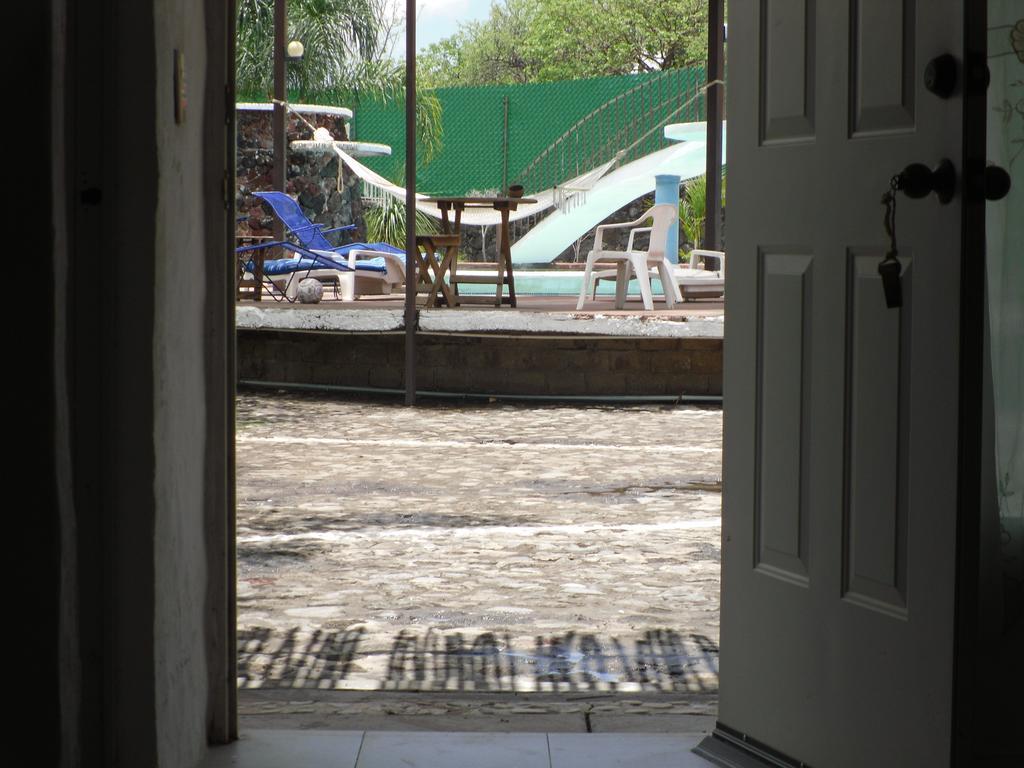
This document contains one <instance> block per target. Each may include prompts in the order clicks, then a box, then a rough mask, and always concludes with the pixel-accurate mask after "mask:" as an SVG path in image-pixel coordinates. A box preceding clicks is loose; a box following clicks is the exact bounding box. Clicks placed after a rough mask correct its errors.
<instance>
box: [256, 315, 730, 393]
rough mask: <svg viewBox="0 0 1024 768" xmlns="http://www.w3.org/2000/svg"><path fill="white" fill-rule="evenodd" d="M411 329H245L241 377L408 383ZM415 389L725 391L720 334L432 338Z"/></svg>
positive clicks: (422, 338)
mask: <svg viewBox="0 0 1024 768" xmlns="http://www.w3.org/2000/svg"><path fill="white" fill-rule="evenodd" d="M404 365H405V335H404V333H401V332H396V333H336V332H324V331H278V330H260V329H239V330H238V378H239V381H240V382H243V383H244V382H246V381H250V382H262V383H279V384H284V383H288V384H306V385H326V386H338V387H372V388H381V389H396V390H397V389H401V388H402V387H403V386H404V374H403V371H404ZM416 380H417V389H419V390H421V391H435V392H454V393H464V394H484V395H487V394H495V395H497V394H503V395H530V396H550V397H552V398H558V397H563V396H590V397H615V396H620V395H632V396H654V397H665V396H674V397H678V396H685V395H720V394H721V393H722V339H711V338H632V337H615V336H608V337H593V336H591V337H585V338H580V337H573V336H564V337H551V336H545V337H537V336H529V335H523V336H516V337H510V336H505V335H500V336H497V335H496V336H488V335H486V334H478V335H457V334H429V333H424V334H420V335H419V336H418V340H417V373H416Z"/></svg>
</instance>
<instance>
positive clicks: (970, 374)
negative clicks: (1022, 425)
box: [207, 0, 987, 766]
mask: <svg viewBox="0 0 1024 768" xmlns="http://www.w3.org/2000/svg"><path fill="white" fill-rule="evenodd" d="M711 2H714V0H711ZM963 7H964V31H965V40H964V51H965V62H964V67H963V70H964V73H965V75H966V76H967V77H966V78H965V80H964V145H963V151H962V153H961V158H960V168H961V169H963V175H962V180H963V179H968V180H969V179H971V177H972V174H973V173H977V172H978V171H979V170H980V169H981V168H983V167H984V162H985V125H986V117H987V115H986V100H985V98H986V94H985V88H984V85H983V81H982V80H981V79H980V78H979V76H978V75H977V74H976V72H977V71H979V70H978V69H977V68H978V67H984V64H985V59H986V20H987V0H964V5H963ZM207 12H208V15H209V16H210V17H211V18H210V20H211V21H213V20H214V19H213V17H215V16H217V15H219V13H224V14H225V16H226V19H225V20H223V21H222V22H221V23H223V24H225V26H226V28H227V34H226V40H225V39H220V40H212V39H211V40H208V43H207V55H208V56H213V57H215V58H212V59H209V61H211V63H212V62H213V61H217V62H218V63H219V62H221V61H222V62H223V63H224V65H225V66H224V72H225V78H226V82H225V87H226V90H225V91H224V104H225V107H226V113H225V115H224V123H223V125H224V129H223V130H224V133H223V134H222V135H223V140H222V141H223V143H221V144H217V143H215V142H217V141H218V140H217V139H216V137H215V136H214V133H213V131H212V129H211V131H209V132H208V133H207V140H208V142H210V146H208V149H207V153H208V155H209V156H210V158H211V160H212V159H213V158H214V156H215V155H216V154H217V153H216V152H215V151H214V150H213V149H211V148H210V147H211V146H212V147H213V148H214V149H215V148H216V147H217V146H223V147H224V148H225V149H226V157H225V158H224V169H225V176H226V177H225V179H224V183H225V184H227V185H228V187H227V188H228V189H230V188H231V186H230V185H231V184H232V183H233V177H234V164H235V155H234V151H233V150H234V109H233V107H234V93H235V90H234V67H232V66H230V62H232V61H233V59H234V31H235V18H236V3H235V0H227V2H226V3H224V4H223V5H219V6H218V5H216V4H212V3H210V4H208V5H207ZM217 26H219V24H218V25H217ZM214 28H216V27H214ZM221 57H223V58H221ZM980 71H984V70H980ZM972 74H973V79H972V78H971V76H972ZM213 90H214V88H213V87H212V86H210V87H209V88H208V89H207V98H208V101H207V104H208V105H209V104H211V102H213V101H215V100H214V99H213V98H212V97H211V96H210V94H212V92H213ZM964 193H965V194H964V200H963V207H962V215H963V227H962V233H963V235H962V243H961V317H960V349H961V357H960V402H959V414H958V422H959V434H960V439H959V445H958V464H959V469H958V474H959V483H958V488H959V492H958V504H957V506H958V512H957V575H956V584H957V586H956V590H957V594H956V608H955V610H956V627H957V630H956V638H955V661H954V664H955V668H954V670H952V671H951V673H952V684H953V685H954V722H953V723H952V724H951V726H952V728H953V755H952V756H951V764H952V765H954V766H961V765H963V766H966V765H968V763H969V760H970V757H971V753H972V751H973V750H972V745H973V744H974V743H976V741H977V739H978V734H977V732H976V728H975V724H974V723H973V720H972V716H971V714H972V704H973V701H974V696H975V680H976V679H977V675H978V668H977V667H978V665H977V638H976V630H977V618H976V617H977V609H978V605H979V596H978V578H977V574H978V557H979V539H978V526H979V522H980V507H979V503H978V500H979V498H980V493H981V484H982V480H983V478H982V472H983V467H982V462H981V454H982V452H981V437H982V429H981V427H982V401H983V398H982V393H983V385H984V368H983V366H984V357H983V344H982V342H983V332H984V323H985V313H986V304H985V269H984V266H985V239H984V236H985V233H984V226H985V204H984V198H983V196H981V195H980V194H979V193H978V192H977V191H976V190H974V189H973V188H972V185H971V184H970V183H969V181H968V183H967V184H964ZM227 197H228V199H226V200H225V210H226V211H227V212H228V213H229V214H231V215H226V216H225V217H224V219H225V221H224V229H223V230H219V231H220V232H222V233H223V234H211V241H212V240H213V239H214V238H216V240H217V242H218V244H220V246H221V247H223V248H225V250H226V251H227V253H229V254H230V253H231V252H232V250H233V245H234V243H233V239H234V216H233V211H234V204H233V195H228V196H227ZM218 213H219V212H218ZM228 266H230V260H229V263H228ZM225 269H226V267H224V266H219V267H211V270H220V272H218V277H219V278H220V279H221V280H223V279H224V277H225V275H224V274H223V272H224V271H225ZM228 277H229V278H233V274H232V275H230V276H228ZM218 282H219V281H218ZM225 288H226V290H224V291H222V292H221V295H222V297H223V302H224V304H223V305H222V306H221V307H220V311H219V312H217V313H216V316H215V317H212V316H211V318H210V321H211V323H213V327H214V328H215V327H216V326H217V325H220V324H221V323H223V326H222V327H223V332H222V333H221V334H215V335H218V336H220V338H219V339H217V340H215V342H214V343H213V344H211V349H210V350H209V353H208V354H209V356H208V357H207V365H208V368H207V377H208V381H209V382H211V384H212V383H213V382H214V381H215V380H217V379H218V378H219V377H220V376H226V381H227V384H228V386H227V387H226V388H225V389H224V390H222V392H221V393H220V394H219V396H218V397H217V398H214V397H211V398H210V400H209V401H208V405H211V406H214V409H215V411H217V412H219V413H221V414H222V415H221V417H220V418H219V422H218V423H219V429H223V430H225V433H226V435H227V436H228V439H227V440H226V441H224V442H223V443H222V445H223V448H222V452H221V455H222V457H223V460H222V462H218V465H219V466H215V467H213V468H211V472H212V473H216V474H217V475H218V476H219V478H220V481H219V482H210V483H209V484H208V487H209V488H210V489H211V490H210V493H213V494H215V495H214V496H212V497H209V496H208V499H209V501H210V503H211V505H212V506H211V509H213V508H214V507H218V508H220V509H221V511H220V513H219V514H217V515H211V516H210V520H211V522H210V525H209V527H208V528H207V543H208V552H209V562H208V564H209V566H210V573H211V580H210V586H209V594H210V595H211V596H212V597H213V598H214V600H213V601H212V606H213V610H212V611H211V613H210V614H209V618H210V623H209V625H208V627H207V639H208V643H209V646H208V648H209V653H210V658H211V659H213V662H212V664H211V669H210V696H209V701H208V704H209V711H210V733H209V737H210V742H211V743H213V744H217V743H227V742H229V741H233V740H235V739H237V738H238V725H237V687H236V685H235V679H234V670H235V663H234V653H233V649H234V638H235V636H236V622H235V581H236V576H235V566H236V552H235V544H234V542H235V536H236V531H235V500H234V488H235V455H234V448H233V436H234V431H235V424H234V408H235V388H234V382H235V375H234V357H235V341H234V327H233V317H234V303H235V296H234V292H233V290H232V288H233V282H232V279H228V280H226V285H225ZM224 366H226V369H225V367H224ZM211 431H212V432H217V431H218V426H217V425H216V424H214V425H211ZM208 436H210V437H215V435H211V434H209V433H208ZM210 480H214V478H213V477H210ZM218 489H219V490H218ZM218 498H219V499H220V502H219V503H218V501H217V499H218ZM220 505H223V507H221V506H220ZM723 513H724V510H723ZM225 634H226V637H225ZM737 741H738V740H737V738H736V736H735V735H733V734H732V733H731V732H730V731H729V729H728V727H727V726H724V725H722V724H718V727H717V728H716V731H715V733H714V734H713V735H712V736H709V737H708V739H706V740H705V742H704V744H702V747H705V745H708V746H710V747H713V748H714V753H715V754H719V753H720V750H719V749H718V747H719V746H720V745H721V744H726V743H727V744H730V745H732V746H731V750H734V754H736V755H739V756H740V757H741V759H742V760H743V761H744V762H743V763H742V764H750V765H772V764H774V765H787V764H789V763H788V762H787V760H786V758H785V757H784V756H782V755H778V754H777V753H772V752H771V750H770V749H767V748H764V747H762V746H761V745H756V744H754V743H751V742H746V743H745V744H743V743H741V744H739V745H737ZM739 741H742V740H739ZM715 742H717V743H715ZM708 756H709V757H710V756H711V755H710V754H709V755H708ZM738 764H739V763H738Z"/></svg>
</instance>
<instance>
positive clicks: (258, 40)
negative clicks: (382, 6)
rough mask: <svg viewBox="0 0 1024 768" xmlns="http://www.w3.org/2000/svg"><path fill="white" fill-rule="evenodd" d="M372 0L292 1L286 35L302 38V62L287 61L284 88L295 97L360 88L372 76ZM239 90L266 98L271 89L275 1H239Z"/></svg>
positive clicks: (374, 47) (375, 48)
mask: <svg viewBox="0 0 1024 768" xmlns="http://www.w3.org/2000/svg"><path fill="white" fill-rule="evenodd" d="M373 13H374V3H373V2H372V0H292V1H291V2H290V3H289V4H288V39H289V40H301V41H302V44H303V45H304V46H305V48H306V55H305V56H304V57H303V59H302V61H297V62H290V63H289V64H288V91H289V92H290V93H294V94H295V95H296V97H297V98H298V99H303V100H304V99H309V98H310V97H311V96H314V95H316V94H319V93H322V92H324V91H327V90H330V89H333V88H338V87H346V88H353V87H361V86H363V84H364V83H363V82H362V78H365V77H369V76H372V75H374V74H377V73H376V71H375V69H374V68H373V67H369V68H364V66H363V64H364V63H365V62H374V61H376V60H378V59H379V58H381V57H379V56H377V55H376V54H378V53H380V52H379V51H378V45H377V42H378V39H377V30H376V27H375V24H374V16H373ZM235 77H236V88H237V90H238V93H240V94H245V95H248V96H255V97H256V98H261V99H265V98H268V97H269V96H270V95H271V94H272V93H273V90H274V0H238V29H237V56H236V74H235Z"/></svg>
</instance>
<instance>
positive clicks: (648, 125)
mask: <svg viewBox="0 0 1024 768" xmlns="http://www.w3.org/2000/svg"><path fill="white" fill-rule="evenodd" d="M698 73H699V74H698ZM704 89H705V84H704V77H703V72H702V71H701V70H693V69H684V70H666V71H665V72H662V73H660V74H659V75H657V76H655V77H652V78H650V79H648V80H645V81H644V82H642V83H640V84H638V85H636V86H634V87H633V88H630V89H629V90H627V91H623V92H622V93H620V94H619V95H618V96H616V97H615V98H613V99H611V100H610V101H607V102H605V103H604V104H602V105H601V106H600V107H598V108H597V109H595V110H593V111H592V112H590V113H589V114H587V115H585V116H584V117H582V118H580V119H579V120H578V121H576V123H575V124H573V125H572V126H571V127H570V128H569V129H568V130H567V131H565V133H563V134H562V135H561V136H559V137H558V138H557V139H556V140H555V141H554V142H553V143H552V144H551V145H550V146H548V148H547V149H545V150H544V151H543V152H541V153H540V154H539V155H538V156H537V157H536V158H534V159H533V160H532V161H531V162H530V163H529V164H528V165H527V166H526V168H524V169H523V171H522V172H521V173H520V174H519V175H518V176H516V178H515V179H513V180H512V181H511V182H510V183H512V184H522V185H523V187H524V189H525V191H526V193H527V194H530V193H536V192H540V191H541V190H545V189H551V188H555V189H556V202H557V201H559V200H560V201H561V202H562V205H569V204H571V203H572V201H574V200H575V202H579V195H580V194H585V190H579V191H578V192H576V191H573V190H566V191H565V193H564V194H558V189H557V188H558V187H559V186H560V185H562V184H564V183H565V182H567V181H570V180H571V179H574V178H576V177H578V176H580V175H582V174H585V173H587V172H589V171H592V170H593V169H595V168H599V167H600V166H602V165H604V164H605V163H609V162H611V163H613V164H618V163H629V162H632V161H633V160H638V159H639V158H641V157H644V156H646V155H649V154H651V153H652V152H657V151H658V150H659V149H664V148H665V147H666V146H668V145H669V144H670V143H671V142H670V141H669V140H668V139H666V138H665V134H664V130H662V129H663V128H664V127H665V126H666V125H668V124H669V123H674V122H675V123H681V122H691V121H696V120H700V119H702V116H703V108H704V99H703V93H704ZM559 207H561V206H559Z"/></svg>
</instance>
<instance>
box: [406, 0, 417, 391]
mask: <svg viewBox="0 0 1024 768" xmlns="http://www.w3.org/2000/svg"><path fill="white" fill-rule="evenodd" d="M416 284H417V275H416V1H415V0H405V404H406V405H415V404H416Z"/></svg>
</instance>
